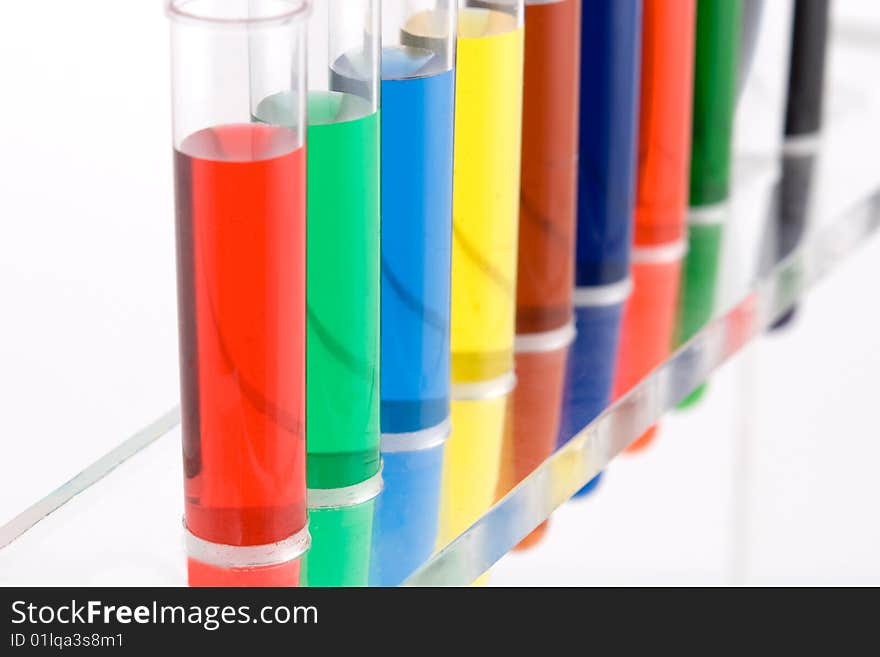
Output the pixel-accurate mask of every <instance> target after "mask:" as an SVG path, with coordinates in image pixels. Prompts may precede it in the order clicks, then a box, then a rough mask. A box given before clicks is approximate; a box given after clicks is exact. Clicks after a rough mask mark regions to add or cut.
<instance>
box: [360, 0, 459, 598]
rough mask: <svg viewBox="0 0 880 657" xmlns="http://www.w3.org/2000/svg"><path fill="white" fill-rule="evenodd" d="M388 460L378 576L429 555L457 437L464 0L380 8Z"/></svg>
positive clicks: (408, 568) (398, 572)
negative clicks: (457, 191)
mask: <svg viewBox="0 0 880 657" xmlns="http://www.w3.org/2000/svg"><path fill="white" fill-rule="evenodd" d="M382 9H383V11H382V30H381V32H382V51H381V77H382V190H383V201H382V458H383V462H384V465H383V478H384V479H385V488H384V490H383V492H382V494H381V495H380V496H379V498H378V500H377V502H376V515H375V521H374V523H375V526H374V534H373V551H372V561H371V564H370V583H371V584H372V585H377V586H396V585H398V584H400V583H401V582H403V580H405V579H406V578H407V577H408V576H409V575H411V574H412V573H413V572H414V571H415V570H416V568H418V567H419V566H420V565H421V564H422V563H424V561H425V560H426V559H427V558H428V556H430V554H431V552H433V550H434V545H435V543H436V540H437V522H438V519H437V514H438V508H439V498H440V481H441V472H442V467H443V456H444V445H445V441H446V438H447V437H448V435H449V367H450V366H449V331H450V326H449V325H450V319H449V316H450V286H451V273H450V267H451V259H452V169H453V157H452V152H453V141H454V135H453V126H454V119H455V68H454V65H455V52H456V16H457V4H456V0H393V1H388V2H384V3H383V7H382Z"/></svg>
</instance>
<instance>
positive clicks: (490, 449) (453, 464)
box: [437, 395, 510, 585]
mask: <svg viewBox="0 0 880 657" xmlns="http://www.w3.org/2000/svg"><path fill="white" fill-rule="evenodd" d="M509 398H510V397H509V395H505V396H503V397H496V398H495V399H483V400H479V401H454V400H453V401H452V402H451V404H450V417H449V420H450V422H451V424H452V434H451V435H450V436H449V440H448V441H447V442H446V454H445V456H444V459H443V484H442V488H441V492H440V514H439V516H440V520H439V527H438V532H437V548H438V549H440V548H442V547H444V546H445V545H446V544H447V543H449V542H450V541H451V540H452V539H454V538H456V537H457V536H458V535H459V534H461V533H462V532H463V531H464V530H465V529H467V528H468V527H470V526H471V525H472V524H474V523H475V522H476V521H477V520H478V519H479V518H480V517H481V516H482V515H483V514H484V513H486V511H488V510H489V508H490V507H491V506H492V505H493V504H494V503H495V494H496V490H497V487H498V473H499V469H500V466H501V446H502V444H503V442H504V430H505V421H506V415H507V405H508V403H509ZM476 584H478V585H482V584H485V577H482V578H480V579H479V580H477V582H476Z"/></svg>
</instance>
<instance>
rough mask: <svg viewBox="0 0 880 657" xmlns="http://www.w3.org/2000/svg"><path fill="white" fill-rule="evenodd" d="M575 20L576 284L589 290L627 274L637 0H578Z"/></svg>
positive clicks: (632, 190) (634, 150) (639, 24)
mask: <svg viewBox="0 0 880 657" xmlns="http://www.w3.org/2000/svg"><path fill="white" fill-rule="evenodd" d="M581 24H582V33H581V98H582V99H583V102H582V104H581V115H580V155H579V160H578V169H579V173H578V236H577V267H576V283H577V286H578V288H595V287H600V286H601V287H605V286H609V285H614V284H620V283H621V281H625V280H626V279H627V278H628V277H629V252H630V247H631V241H632V225H633V209H634V203H635V190H636V153H637V144H638V116H639V69H640V64H641V39H642V0H594V1H591V2H585V3H584V7H583V19H582V22H581ZM581 296H583V295H581ZM621 300H622V299H621ZM576 302H577V301H576Z"/></svg>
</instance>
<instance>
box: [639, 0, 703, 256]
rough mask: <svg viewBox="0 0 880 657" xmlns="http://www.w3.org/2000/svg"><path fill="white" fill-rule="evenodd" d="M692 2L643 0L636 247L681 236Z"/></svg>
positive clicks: (688, 136)
mask: <svg viewBox="0 0 880 657" xmlns="http://www.w3.org/2000/svg"><path fill="white" fill-rule="evenodd" d="M695 18H696V2H695V0H675V2H669V1H668V0H645V4H644V22H643V28H642V89H641V113H640V119H639V173H638V188H637V196H636V216H635V238H634V239H635V244H636V245H637V246H639V245H641V246H651V245H656V244H663V243H667V242H673V241H676V240H679V239H681V238H682V237H683V236H684V225H685V217H686V215H687V206H688V184H689V175H690V153H691V108H692V98H693V67H694V39H695Z"/></svg>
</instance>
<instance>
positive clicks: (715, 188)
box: [690, 0, 742, 207]
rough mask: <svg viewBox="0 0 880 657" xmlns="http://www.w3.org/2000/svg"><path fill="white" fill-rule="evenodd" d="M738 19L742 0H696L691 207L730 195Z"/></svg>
mask: <svg viewBox="0 0 880 657" xmlns="http://www.w3.org/2000/svg"><path fill="white" fill-rule="evenodd" d="M741 23H742V2H741V0H699V1H698V4H697V42H696V60H695V62H694V114H693V134H692V142H691V181H690V204H691V206H694V207H696V206H701V205H711V204H713V203H719V202H721V201H723V200H724V199H726V198H727V196H728V192H729V188H730V159H731V140H732V136H733V115H734V109H735V105H736V82H737V60H738V52H739V40H740V36H739V33H740V29H741Z"/></svg>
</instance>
